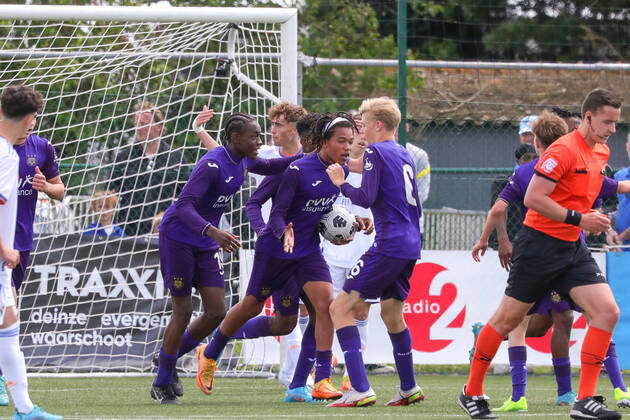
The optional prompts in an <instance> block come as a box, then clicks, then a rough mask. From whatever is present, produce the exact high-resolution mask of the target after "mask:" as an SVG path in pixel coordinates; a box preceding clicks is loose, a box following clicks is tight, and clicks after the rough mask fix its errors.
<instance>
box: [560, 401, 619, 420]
mask: <svg viewBox="0 0 630 420" xmlns="http://www.w3.org/2000/svg"><path fill="white" fill-rule="evenodd" d="M604 401H606V399H605V398H604V397H602V396H601V395H595V396H593V397H586V398H582V399H581V400H577V401H576V402H575V404H573V408H571V413H570V415H571V418H572V419H606V420H617V419H620V418H621V414H619V413H617V412H616V411H614V410H609V409H608V407H606V404H604Z"/></svg>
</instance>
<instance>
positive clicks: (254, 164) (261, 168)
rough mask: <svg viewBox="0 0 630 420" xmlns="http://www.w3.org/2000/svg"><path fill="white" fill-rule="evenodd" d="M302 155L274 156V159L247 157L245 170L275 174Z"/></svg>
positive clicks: (281, 171) (261, 173) (260, 173)
mask: <svg viewBox="0 0 630 420" xmlns="http://www.w3.org/2000/svg"><path fill="white" fill-rule="evenodd" d="M302 157H304V154H303V153H298V154H297V155H293V156H289V157H282V158H275V159H262V158H255V159H247V170H249V172H253V173H255V174H258V175H265V176H267V175H277V174H281V173H283V172H284V171H285V170H286V169H287V168H288V167H289V165H290V164H291V163H292V162H294V161H296V160H298V159H300V158H302Z"/></svg>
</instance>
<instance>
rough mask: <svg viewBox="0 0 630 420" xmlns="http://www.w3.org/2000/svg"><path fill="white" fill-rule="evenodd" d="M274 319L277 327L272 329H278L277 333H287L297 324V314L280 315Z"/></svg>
mask: <svg viewBox="0 0 630 420" xmlns="http://www.w3.org/2000/svg"><path fill="white" fill-rule="evenodd" d="M274 321H275V322H274V324H275V328H273V327H272V329H273V330H274V331H276V335H287V334H289V333H290V332H291V331H293V329H294V328H295V326H296V325H297V316H278V317H275V318H274Z"/></svg>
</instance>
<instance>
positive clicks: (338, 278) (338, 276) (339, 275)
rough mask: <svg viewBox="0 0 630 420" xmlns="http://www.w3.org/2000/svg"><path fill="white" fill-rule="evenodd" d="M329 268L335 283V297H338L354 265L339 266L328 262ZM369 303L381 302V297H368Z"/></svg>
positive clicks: (333, 283)
mask: <svg viewBox="0 0 630 420" xmlns="http://www.w3.org/2000/svg"><path fill="white" fill-rule="evenodd" d="M328 269H329V270H330V277H331V278H332V285H333V297H337V295H338V294H339V293H340V292H341V291H342V290H343V285H344V283H345V282H346V277H348V274H350V270H352V267H350V268H345V267H339V266H337V265H330V264H328ZM365 301H366V302H367V303H379V302H380V301H381V300H380V299H378V298H377V299H366V300H365Z"/></svg>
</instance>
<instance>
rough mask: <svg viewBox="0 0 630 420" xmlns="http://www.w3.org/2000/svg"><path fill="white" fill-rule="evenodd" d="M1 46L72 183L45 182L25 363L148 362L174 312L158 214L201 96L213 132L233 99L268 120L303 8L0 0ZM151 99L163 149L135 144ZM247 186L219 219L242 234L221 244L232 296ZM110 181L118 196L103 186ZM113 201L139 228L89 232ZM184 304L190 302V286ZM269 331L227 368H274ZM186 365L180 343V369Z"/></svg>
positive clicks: (289, 70)
mask: <svg viewBox="0 0 630 420" xmlns="http://www.w3.org/2000/svg"><path fill="white" fill-rule="evenodd" d="M0 45H2V48H1V50H0V77H1V78H2V81H3V83H4V85H7V84H16V83H22V84H28V85H31V86H33V87H34V88H36V89H38V90H39V91H40V92H42V93H43V95H44V96H45V98H46V106H45V109H44V111H43V113H42V115H41V116H40V117H39V118H38V122H37V126H36V128H35V133H36V134H37V135H39V136H41V137H43V138H46V139H49V140H50V141H51V143H52V144H53V145H54V146H55V149H56V151H57V154H58V157H59V162H60V168H61V175H62V180H63V181H64V183H65V184H66V197H65V198H64V200H63V201H62V202H54V201H51V200H49V199H48V198H47V197H46V196H45V195H44V194H41V193H40V194H39V200H38V207H37V210H36V217H35V226H34V230H35V245H34V248H33V250H32V251H31V258H30V264H29V269H28V271H27V274H26V278H25V282H24V284H23V285H22V288H21V293H20V314H21V319H22V331H21V345H22V349H23V351H24V354H25V357H26V360H27V365H28V369H29V371H30V372H31V373H36V374H50V373H55V374H56V373H68V374H98V373H103V374H127V375H136V374H145V373H148V372H149V371H150V370H151V366H150V361H151V357H152V355H153V354H154V353H155V351H156V350H158V349H159V344H160V342H161V338H162V333H163V330H164V326H165V324H166V322H167V321H168V318H169V316H170V311H171V308H170V303H169V300H168V295H167V291H165V290H164V288H163V284H162V282H163V280H162V277H161V274H160V270H159V268H160V267H159V254H158V246H157V235H156V234H155V225H156V223H157V222H158V221H159V216H160V213H161V212H163V211H164V209H165V208H166V207H167V206H168V205H169V204H170V203H172V202H173V201H174V200H175V199H176V198H177V194H178V193H179V191H180V190H181V187H182V186H183V184H184V183H185V182H186V180H187V177H188V175H189V173H190V171H191V170H192V167H193V166H194V163H195V162H196V160H197V159H198V158H199V157H200V156H201V155H203V153H205V149H204V148H203V146H202V145H201V143H200V141H199V139H198V138H197V136H196V134H195V133H194V132H192V131H191V129H190V128H191V124H192V121H193V120H194V118H195V116H196V113H197V112H199V111H200V110H201V108H202V107H203V106H204V105H207V106H208V107H210V108H214V110H215V116H214V118H213V119H212V120H211V121H210V122H209V123H207V124H206V126H207V127H206V128H207V130H208V131H209V132H210V134H211V135H212V136H213V137H215V138H217V139H219V140H220V139H221V133H220V127H222V126H223V122H224V120H225V118H227V116H229V115H230V114H231V113H233V112H244V113H248V114H250V115H253V116H255V117H256V118H257V119H258V121H259V122H260V124H261V127H262V131H263V136H266V135H267V134H268V132H269V129H268V121H267V119H266V115H267V110H268V109H269V107H271V106H272V105H274V104H275V103H277V102H278V101H280V100H286V101H289V102H293V103H295V102H296V101H297V98H298V92H297V71H298V64H297V59H298V54H297V10H296V9H293V8H211V7H207V8H205V7H117V6H39V5H0ZM146 101H148V102H151V103H153V104H154V107H155V108H154V109H156V110H157V111H154V116H155V117H154V118H155V119H154V121H153V123H151V124H152V125H159V126H160V127H161V128H160V130H161V134H160V135H159V138H160V142H161V145H160V148H161V147H164V148H165V149H164V150H162V149H159V150H158V153H157V154H156V155H155V157H151V156H149V155H146V156H145V155H143V153H142V150H143V149H142V147H143V146H142V147H140V146H141V144H142V141H143V140H141V139H140V140H139V138H140V136H141V135H140V134H139V133H140V131H139V130H140V129H139V128H138V129H137V127H136V121H135V116H136V109H137V108H136V105H137V104H140V103H142V102H146ZM158 116H159V118H158ZM138 124H139V123H138ZM266 138H268V137H266ZM138 147H140V148H139V149H138ZM133 150H136V151H137V150H140V152H139V154H136V155H134V154H133ZM130 180H134V181H133V182H131V181H130ZM156 180H157V181H156ZM21 182H27V183H28V180H21ZM253 185H254V183H253V182H251V181H249V180H248V181H246V183H245V185H244V186H243V188H242V190H241V191H240V192H239V193H238V194H237V195H235V197H234V199H233V202H232V206H231V209H230V211H229V212H228V213H226V217H225V218H224V220H223V222H222V223H223V227H224V228H226V229H231V230H232V231H233V232H234V233H235V234H237V235H238V236H240V237H241V239H242V241H243V243H244V247H245V249H244V252H243V253H241V254H234V255H231V254H223V264H224V271H225V287H226V296H225V302H226V306H228V307H229V306H231V305H233V304H234V303H236V302H237V301H238V299H239V293H242V288H241V287H240V281H241V279H243V278H244V275H245V271H246V270H247V269H248V267H249V265H250V262H251V261H250V257H251V255H249V254H251V252H253V251H251V249H252V248H253V233H252V232H250V230H249V227H248V222H247V219H246V217H245V214H244V211H243V206H244V203H245V201H246V199H247V198H248V196H249V194H250V193H251V190H252V188H253ZM99 194H100V195H99ZM103 194H104V195H105V196H106V197H114V198H115V200H114V201H113V202H115V201H116V200H117V204H115V206H114V207H113V208H109V207H106V205H105V204H103V202H100V201H97V198H98V197H102V196H103ZM138 197H140V201H138V200H139V198H138ZM96 203H98V204H96ZM147 209H148V210H147ZM108 212H109V213H108ZM107 214H110V215H111V214H114V216H113V217H114V223H115V224H118V225H120V226H122V227H123V228H124V229H126V226H130V225H133V226H141V225H143V226H146V227H147V229H145V230H142V229H138V230H137V231H136V230H134V233H129V231H127V230H125V236H123V237H114V236H99V235H85V232H86V229H87V226H88V225H89V224H90V223H93V222H95V221H98V220H100V218H101V217H104V216H105V215H107ZM245 256H247V258H245ZM241 259H243V261H241ZM245 260H247V261H245ZM193 304H194V308H195V314H197V313H198V312H199V310H200V301H199V299H198V298H197V297H196V296H195V293H193ZM195 314H194V315H193V316H195ZM270 346H277V343H276V342H275V340H273V339H269V340H262V339H261V340H257V341H256V342H255V343H253V344H248V345H247V346H241V345H240V344H239V343H234V344H233V345H232V346H230V347H228V348H227V349H226V351H225V353H224V356H223V359H224V362H223V364H222V365H221V366H220V369H221V370H222V374H224V375H263V376H267V375H269V374H270V372H271V366H272V365H273V364H274V363H277V360H275V359H276V357H275V356H273V355H274V354H275V353H277V351H276V350H274V349H271V348H270ZM245 348H247V350H244V349H245ZM189 366H192V359H191V357H190V356H187V357H184V358H183V359H182V361H181V364H180V368H182V369H184V370H187V369H188V368H189Z"/></svg>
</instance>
